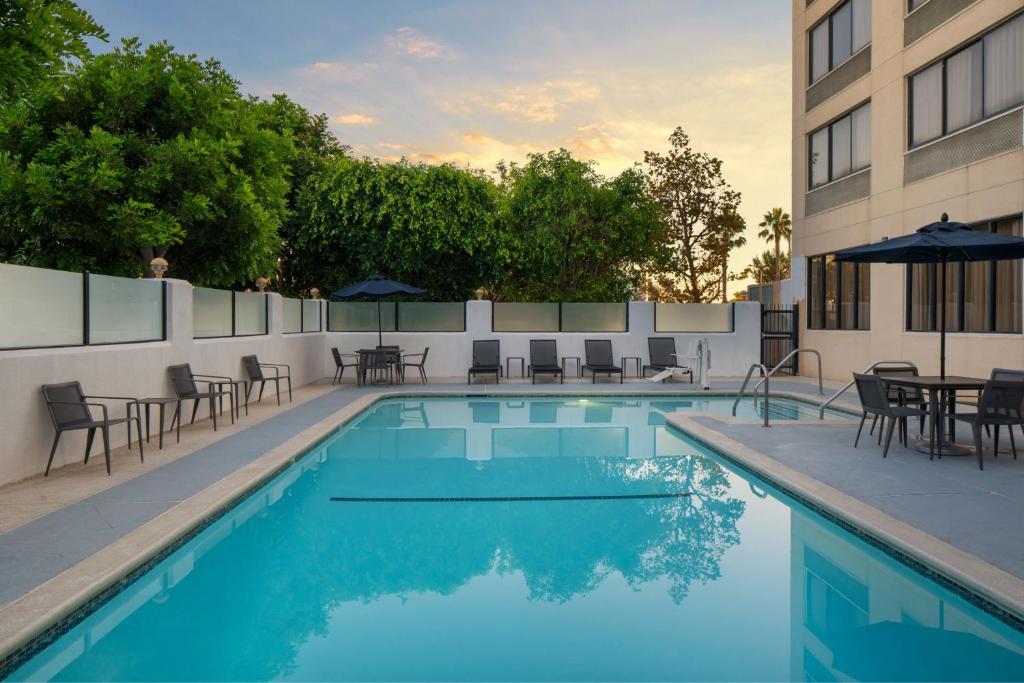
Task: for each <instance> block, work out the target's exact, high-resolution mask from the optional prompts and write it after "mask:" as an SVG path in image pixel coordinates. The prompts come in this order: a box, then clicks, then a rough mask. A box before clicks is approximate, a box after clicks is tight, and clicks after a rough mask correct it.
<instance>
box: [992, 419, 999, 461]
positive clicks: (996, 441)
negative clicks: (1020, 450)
mask: <svg viewBox="0 0 1024 683" xmlns="http://www.w3.org/2000/svg"><path fill="white" fill-rule="evenodd" d="M992 431H993V432H994V435H993V437H992V457H993V458H998V457H999V425H995V426H994V427H993V428H992Z"/></svg>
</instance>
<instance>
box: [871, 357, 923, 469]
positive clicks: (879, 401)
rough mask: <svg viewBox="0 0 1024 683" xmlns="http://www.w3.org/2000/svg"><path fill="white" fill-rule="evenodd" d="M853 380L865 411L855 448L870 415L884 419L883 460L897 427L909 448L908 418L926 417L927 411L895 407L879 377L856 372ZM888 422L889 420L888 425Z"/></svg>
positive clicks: (900, 437)
mask: <svg viewBox="0 0 1024 683" xmlns="http://www.w3.org/2000/svg"><path fill="white" fill-rule="evenodd" d="M853 380H854V382H855V383H856V384H857V394H858V395H859V396H860V405H861V410H862V411H863V412H862V413H861V416H860V425H859V426H858V427H857V436H856V437H855V438H854V440H853V447H854V448H856V447H857V443H858V442H859V441H860V434H861V431H862V430H863V429H864V421H865V420H867V417H868V415H877V416H879V417H881V418H882V425H881V427H879V429H882V427H884V428H885V446H884V447H883V448H882V457H883V458H884V457H886V456H887V455H888V454H889V444H890V443H891V442H892V431H893V429H894V428H895V427H896V426H897V425H899V428H900V431H899V440H900V441H902V442H903V445H904V446H907V445H908V444H909V439H908V437H907V418H909V417H921V416H922V415H926V414H927V411H925V410H921V409H920V408H911V407H909V406H901V405H893V404H892V403H891V402H890V401H889V396H888V393H887V392H886V389H885V382H883V381H882V378H881V377H879V376H878V375H874V374H872V375H861V374H859V373H856V372H855V373H853ZM886 420H888V425H886Z"/></svg>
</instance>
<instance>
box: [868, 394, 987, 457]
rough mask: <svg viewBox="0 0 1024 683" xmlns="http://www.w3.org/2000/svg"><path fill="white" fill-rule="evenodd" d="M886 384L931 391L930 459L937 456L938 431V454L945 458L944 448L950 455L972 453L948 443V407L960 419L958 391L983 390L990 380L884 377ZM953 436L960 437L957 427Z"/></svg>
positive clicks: (952, 432) (929, 408)
mask: <svg viewBox="0 0 1024 683" xmlns="http://www.w3.org/2000/svg"><path fill="white" fill-rule="evenodd" d="M882 381H883V382H885V384H886V386H894V387H907V388H912V389H922V390H924V391H927V392H928V418H929V422H930V425H929V429H928V457H929V458H931V457H933V455H934V453H935V442H936V430H937V431H938V444H939V448H938V454H939V457H940V458H941V457H942V454H943V449H944V448H945V451H946V455H965V454H967V453H968V452H969V451H968V450H967V449H960V447H958V446H956V444H954V443H952V442H950V443H946V442H945V441H944V438H945V404H946V403H947V402H948V403H949V404H950V406H951V407H950V414H951V417H955V416H956V392H957V391H981V390H982V389H984V388H985V382H986V381H987V380H984V379H981V378H979V377H961V376H959V375H946V376H945V377H940V376H938V375H922V376H920V377H914V376H910V375H908V376H899V375H891V376H887V375H882ZM950 431H951V434H952V437H953V438H954V439H955V438H956V432H955V431H954V428H953V427H951V428H950Z"/></svg>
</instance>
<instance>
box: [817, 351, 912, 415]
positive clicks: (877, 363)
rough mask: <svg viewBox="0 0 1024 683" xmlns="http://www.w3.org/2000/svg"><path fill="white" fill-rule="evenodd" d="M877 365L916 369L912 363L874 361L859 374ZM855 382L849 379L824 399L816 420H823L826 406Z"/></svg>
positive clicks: (904, 361)
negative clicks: (903, 366)
mask: <svg viewBox="0 0 1024 683" xmlns="http://www.w3.org/2000/svg"><path fill="white" fill-rule="evenodd" d="M879 365H905V366H907V367H908V368H916V367H917V366H916V365H914V364H913V363H911V362H910V361H908V360H876V361H875V362H874V363H872V364H871V365H869V366H867V367H866V368H864V369H863V370H861V372H860V374H862V375H863V374H866V373H869V372H871V371H872V370H874V369H875V368H877V367H878V366H879ZM820 374H821V373H819V375H820ZM855 382H856V380H852V379H851V380H850V381H849V382H847V383H846V384H845V385H844V386H843V388H842V389H840V390H839V391H837V392H836V393H834V394H832V395H831V396H829V397H828V398H827V399H825V401H824V402H823V403H822V404H821V405H820V406H819V407H818V418H819V419H825V408H828V406H829V405H830V404H831V403H832V402H833V401H835V400H836V399H837V398H839V397H840V396H841V395H842V394H843V393H844V392H845V391H846V390H847V389H849V388H850V387H852V386H853V385H854V383H855Z"/></svg>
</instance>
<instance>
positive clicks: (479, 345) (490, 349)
mask: <svg viewBox="0 0 1024 683" xmlns="http://www.w3.org/2000/svg"><path fill="white" fill-rule="evenodd" d="M491 373H494V381H495V383H500V382H501V342H500V341H498V340H497V339H474V340H473V366H472V367H471V368H469V370H468V371H467V372H466V384H470V383H472V381H473V375H489V374H491Z"/></svg>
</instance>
